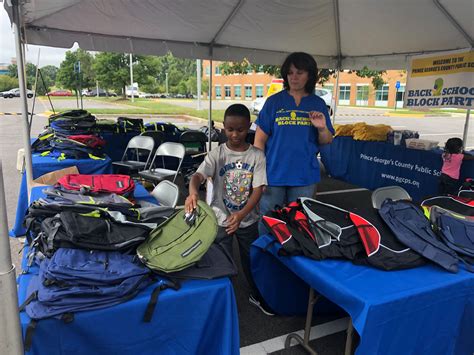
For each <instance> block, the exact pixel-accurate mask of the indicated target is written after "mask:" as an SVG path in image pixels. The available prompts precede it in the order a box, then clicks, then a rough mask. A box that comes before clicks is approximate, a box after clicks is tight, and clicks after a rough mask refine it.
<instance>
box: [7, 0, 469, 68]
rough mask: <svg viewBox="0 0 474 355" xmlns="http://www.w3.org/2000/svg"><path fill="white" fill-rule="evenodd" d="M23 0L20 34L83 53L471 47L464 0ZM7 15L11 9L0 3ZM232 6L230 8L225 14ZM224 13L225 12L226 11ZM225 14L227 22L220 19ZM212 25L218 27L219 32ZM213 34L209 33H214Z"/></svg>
mask: <svg viewBox="0 0 474 355" xmlns="http://www.w3.org/2000/svg"><path fill="white" fill-rule="evenodd" d="M435 2H436V0H416V1H414V0H399V1H393V0H359V1H354V0H295V1H287V0H258V1H256V0H247V1H245V0H240V1H239V0H200V1H198V0H196V1H186V0H156V1H152V0H149V1H141V0H133V1H126V0H66V1H60V2H59V1H56V0H28V1H23V0H21V3H22V10H21V13H22V16H23V24H22V26H23V28H24V29H25V41H26V42H27V43H29V44H37V45H45V46H52V47H63V48H70V47H72V45H73V44H74V42H77V43H78V44H79V46H80V47H81V48H84V49H87V50H93V51H113V52H125V53H128V52H133V53H140V54H155V55H162V54H165V53H166V52H167V51H171V52H173V54H174V55H176V56H179V57H187V58H202V59H206V58H210V56H211V52H210V50H209V45H210V43H211V42H212V40H213V39H215V41H214V45H213V52H212V57H213V58H214V59H217V60H240V59H242V58H244V57H245V58H248V59H249V60H250V61H251V62H253V63H265V64H281V62H282V61H283V59H284V58H285V57H286V55H287V54H288V53H291V52H293V51H305V52H308V53H310V54H312V55H313V56H314V57H315V58H316V60H317V61H318V64H319V65H320V66H321V67H326V68H328V67H329V68H335V67H336V65H337V58H338V54H339V53H338V45H337V37H336V23H337V21H336V15H335V14H336V11H335V8H336V6H335V5H337V7H338V9H339V24H340V37H341V43H340V48H341V53H340V54H341V58H342V67H343V68H347V69H357V68H361V67H363V66H364V65H367V66H368V67H369V68H371V69H396V68H405V67H406V61H407V55H409V54H415V53H426V52H433V51H442V50H454V49H461V48H469V47H472V43H473V42H472V39H473V38H474V21H473V18H474V1H473V0H439V3H440V4H441V5H442V6H443V7H444V8H445V9H446V10H447V11H448V13H449V14H450V15H451V16H452V17H453V18H454V20H455V21H456V22H457V23H458V24H459V25H460V27H461V28H462V29H463V30H464V31H465V33H467V36H468V37H470V40H469V39H468V38H466V36H464V35H463V34H462V33H461V32H460V31H459V29H457V28H456V26H455V25H454V24H453V23H452V22H451V21H450V20H449V18H448V17H447V16H446V15H445V14H443V12H442V11H441V10H440V8H439V7H438V6H437V5H436V3H435ZM5 8H6V9H7V11H8V12H9V14H10V18H11V8H10V7H9V6H8V5H7V2H5ZM234 10H235V11H234ZM233 12H235V13H234V16H231V17H230V18H229V16H230V15H231V14H232V13H233ZM227 19H228V21H226V20H227ZM220 30H221V31H220ZM216 35H217V37H216Z"/></svg>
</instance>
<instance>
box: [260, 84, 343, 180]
mask: <svg viewBox="0 0 474 355" xmlns="http://www.w3.org/2000/svg"><path fill="white" fill-rule="evenodd" d="M311 111H319V112H322V113H323V114H324V116H325V117H326V126H327V127H328V129H329V130H330V131H331V132H332V133H333V134H334V128H333V127H332V125H331V119H330V118H329V114H328V110H327V107H326V103H325V102H324V100H323V99H321V98H320V97H318V96H316V95H314V94H311V95H308V96H305V97H303V98H302V99H301V102H300V104H299V106H296V103H295V100H294V98H293V96H291V95H290V94H289V93H288V92H287V91H286V90H282V91H280V92H279V93H277V94H274V95H272V96H270V97H269V98H268V99H267V101H266V102H265V105H264V106H263V108H262V111H260V114H259V115H258V119H257V121H256V122H255V123H256V124H257V125H258V126H259V127H260V129H262V130H263V131H264V132H265V133H266V134H267V135H268V140H267V142H266V145H265V155H266V159H267V180H268V185H269V186H306V185H311V184H314V183H316V182H318V181H319V180H320V179H321V176H320V172H319V163H318V160H317V158H316V155H317V153H318V152H319V144H318V130H317V128H315V127H314V126H313V125H312V124H311V120H310V118H309V112H311Z"/></svg>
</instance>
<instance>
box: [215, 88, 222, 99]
mask: <svg viewBox="0 0 474 355" xmlns="http://www.w3.org/2000/svg"><path fill="white" fill-rule="evenodd" d="M215 91H216V99H220V98H221V86H220V85H216V86H215Z"/></svg>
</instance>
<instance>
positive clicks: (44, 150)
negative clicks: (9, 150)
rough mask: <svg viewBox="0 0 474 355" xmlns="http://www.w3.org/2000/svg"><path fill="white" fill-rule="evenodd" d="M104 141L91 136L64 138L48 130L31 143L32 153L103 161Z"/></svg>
mask: <svg viewBox="0 0 474 355" xmlns="http://www.w3.org/2000/svg"><path fill="white" fill-rule="evenodd" d="M104 146H105V141H104V140H103V139H101V138H100V137H98V136H95V135H92V134H80V135H69V136H65V135H62V134H59V133H56V132H55V131H54V129H52V128H48V129H46V130H45V131H44V132H42V133H41V134H40V135H39V136H38V138H37V139H36V140H35V141H34V142H33V143H32V145H31V150H32V152H33V153H39V154H41V155H42V156H50V157H53V158H57V159H58V160H62V159H89V158H90V159H105V155H104V153H103V151H102V150H103V148H104Z"/></svg>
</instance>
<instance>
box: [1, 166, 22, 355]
mask: <svg viewBox="0 0 474 355" xmlns="http://www.w3.org/2000/svg"><path fill="white" fill-rule="evenodd" d="M7 226H8V221H7V207H6V202H5V189H4V184H3V171H2V162H1V161H0V299H1V300H2V301H1V302H0V354H14V355H20V354H23V341H22V337H21V326H20V316H19V311H18V296H17V293H16V287H17V285H16V279H15V266H14V265H13V264H12V257H11V254H10V241H9V237H8V227H7Z"/></svg>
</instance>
